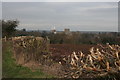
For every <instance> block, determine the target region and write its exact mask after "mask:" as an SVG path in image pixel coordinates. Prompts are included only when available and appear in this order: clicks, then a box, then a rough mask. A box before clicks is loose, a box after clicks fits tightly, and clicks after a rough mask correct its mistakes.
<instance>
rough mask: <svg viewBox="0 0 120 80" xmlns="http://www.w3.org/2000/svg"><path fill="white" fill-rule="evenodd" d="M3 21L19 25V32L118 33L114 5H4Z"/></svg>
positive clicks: (116, 11) (84, 3)
mask: <svg viewBox="0 0 120 80" xmlns="http://www.w3.org/2000/svg"><path fill="white" fill-rule="evenodd" d="M2 18H3V19H7V20H8V19H11V20H13V19H17V20H19V21H20V24H19V26H18V29H23V28H25V29H27V30H51V29H53V28H54V27H55V28H56V30H59V31H61V30H64V28H69V29H70V30H71V31H112V32H115V31H117V30H118V3H117V2H3V3H2Z"/></svg>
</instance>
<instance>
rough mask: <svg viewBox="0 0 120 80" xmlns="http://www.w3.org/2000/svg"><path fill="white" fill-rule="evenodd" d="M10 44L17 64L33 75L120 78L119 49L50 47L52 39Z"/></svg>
mask: <svg viewBox="0 0 120 80" xmlns="http://www.w3.org/2000/svg"><path fill="white" fill-rule="evenodd" d="M3 42H4V43H6V40H4V39H3ZM7 43H9V46H11V54H12V55H13V58H14V59H15V61H16V63H17V64H18V65H21V66H24V67H28V68H30V69H31V70H32V71H37V70H42V71H43V73H45V74H48V75H49V74H51V75H53V76H55V77H57V78H89V77H90V78H98V77H107V78H109V77H110V78H116V76H118V75H119V71H120V46H119V45H109V44H106V45H101V44H98V45H87V44H79V45H74V44H49V39H46V38H42V37H34V36H20V37H13V38H11V39H9V40H8V42H7ZM9 46H8V47H9ZM3 47H4V46H3ZM6 65H7V64H6ZM28 74H29V73H28ZM4 75H6V73H5V74H4ZM7 75H9V74H7ZM6 77H8V76H6ZM13 77H14V76H13Z"/></svg>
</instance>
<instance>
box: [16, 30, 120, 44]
mask: <svg viewBox="0 0 120 80" xmlns="http://www.w3.org/2000/svg"><path fill="white" fill-rule="evenodd" d="M29 35H31V36H42V37H44V38H46V37H48V38H49V39H50V43H51V44H106V43H109V44H120V33H117V32H96V33H92V32H89V33H83V32H70V33H69V34H66V33H65V32H58V33H57V34H54V33H52V32H47V31H42V32H39V31H29V32H28V31H26V30H22V31H16V36H29Z"/></svg>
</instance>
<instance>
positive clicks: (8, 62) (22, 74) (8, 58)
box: [2, 42, 53, 78]
mask: <svg viewBox="0 0 120 80" xmlns="http://www.w3.org/2000/svg"><path fill="white" fill-rule="evenodd" d="M4 45H5V46H4ZM11 45H12V44H10V43H9V42H7V43H3V57H2V58H3V60H2V67H3V71H2V72H3V73H2V75H3V78H53V76H51V75H48V74H45V73H43V72H42V71H41V70H38V71H35V72H32V71H31V70H30V69H29V68H28V67H23V66H21V65H18V64H16V63H15V59H14V58H12V46H11Z"/></svg>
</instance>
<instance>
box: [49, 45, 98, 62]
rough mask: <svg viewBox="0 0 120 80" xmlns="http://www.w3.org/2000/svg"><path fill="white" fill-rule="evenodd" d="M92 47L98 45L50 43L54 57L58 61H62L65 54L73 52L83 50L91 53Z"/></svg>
mask: <svg viewBox="0 0 120 80" xmlns="http://www.w3.org/2000/svg"><path fill="white" fill-rule="evenodd" d="M91 47H97V45H89V44H88V45H86V44H81V45H73V44H50V52H52V54H53V59H54V60H55V61H57V62H59V61H61V59H62V58H63V56H68V55H70V54H72V53H73V52H80V51H82V52H83V53H85V54H88V53H90V52H89V50H90V48H91Z"/></svg>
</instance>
